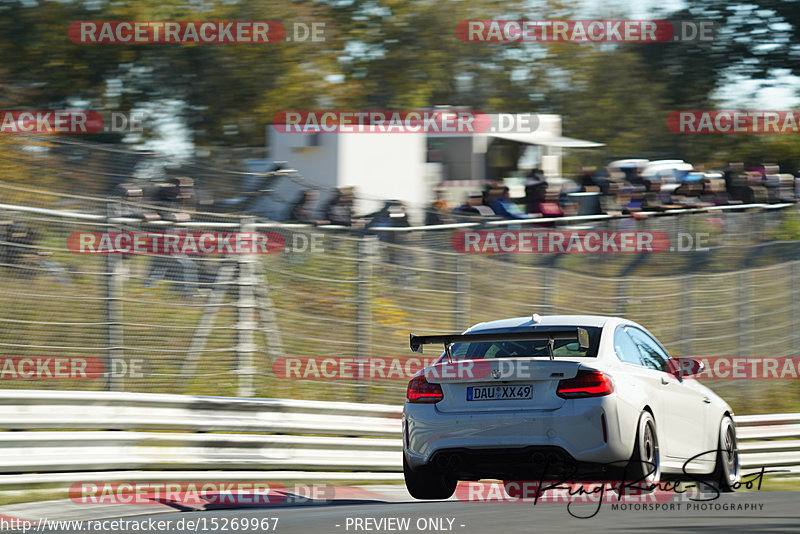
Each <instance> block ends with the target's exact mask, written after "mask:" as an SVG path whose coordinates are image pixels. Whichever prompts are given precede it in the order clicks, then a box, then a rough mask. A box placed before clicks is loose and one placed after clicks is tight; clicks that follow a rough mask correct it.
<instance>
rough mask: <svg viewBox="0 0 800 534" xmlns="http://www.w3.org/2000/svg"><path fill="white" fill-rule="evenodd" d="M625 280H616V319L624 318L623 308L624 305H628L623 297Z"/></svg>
mask: <svg viewBox="0 0 800 534" xmlns="http://www.w3.org/2000/svg"><path fill="white" fill-rule="evenodd" d="M626 282H627V279H625V278H617V287H616V297H617V298H616V299H615V300H616V303H615V304H616V306H615V307H616V312H615V313H616V314H617V316H618V317H624V316H625V308H626V304H627V303H628V299H627V298H626V297H625V283H626Z"/></svg>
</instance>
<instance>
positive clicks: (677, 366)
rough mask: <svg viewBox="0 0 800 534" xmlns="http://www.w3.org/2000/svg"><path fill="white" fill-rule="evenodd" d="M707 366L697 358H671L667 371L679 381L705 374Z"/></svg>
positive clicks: (668, 361)
mask: <svg viewBox="0 0 800 534" xmlns="http://www.w3.org/2000/svg"><path fill="white" fill-rule="evenodd" d="M704 369H705V365H703V362H701V361H700V360H698V359H695V358H670V359H669V360H667V367H666V369H665V371H666V372H667V373H669V374H671V375H673V376H675V378H678V379H682V378H683V377H686V376H694V375H698V374H700V373H702V372H703V370H704Z"/></svg>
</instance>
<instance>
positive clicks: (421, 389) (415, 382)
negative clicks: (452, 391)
mask: <svg viewBox="0 0 800 534" xmlns="http://www.w3.org/2000/svg"><path fill="white" fill-rule="evenodd" d="M443 398H444V394H443V393H442V386H440V385H439V384H431V383H430V382H428V381H427V380H425V375H419V376H415V377H414V378H412V379H411V381H410V382H409V383H408V391H407V392H406V399H408V402H417V403H429V404H432V403H434V402H439V401H440V400H442V399H443Z"/></svg>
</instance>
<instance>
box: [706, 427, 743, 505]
mask: <svg viewBox="0 0 800 534" xmlns="http://www.w3.org/2000/svg"><path fill="white" fill-rule="evenodd" d="M717 439H718V441H717V459H716V465H715V466H714V472H713V473H711V478H710V479H709V480H708V481H707V482H708V483H709V484H712V485H713V486H714V487H715V488H717V489H718V490H719V491H721V492H725V493H729V492H733V491H736V487H737V486H738V485H739V480H740V479H741V471H740V469H739V445H738V444H737V441H736V425H734V424H733V420H732V419H731V418H730V417H729V416H727V415H726V416H725V417H723V418H722V422H721V423H720V424H719V437H718V438H717Z"/></svg>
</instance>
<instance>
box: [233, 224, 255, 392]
mask: <svg viewBox="0 0 800 534" xmlns="http://www.w3.org/2000/svg"><path fill="white" fill-rule="evenodd" d="M253 223H254V220H253V219H252V218H250V217H247V218H244V219H242V224H241V231H242V232H252V231H253V229H254V226H253ZM254 261H255V260H254V258H253V256H252V255H250V254H242V255H240V256H239V258H238V264H239V273H238V279H237V286H238V299H237V302H236V311H237V321H236V334H237V343H236V357H237V369H236V372H237V373H238V375H239V393H238V395H239V396H240V397H252V396H253V394H254V389H253V376H254V375H255V367H254V363H253V355H254V353H255V347H256V346H255V342H254V333H255V329H256V322H255V307H256V299H255V292H254V286H255V283H256V277H255V272H254V271H255V269H254Z"/></svg>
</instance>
